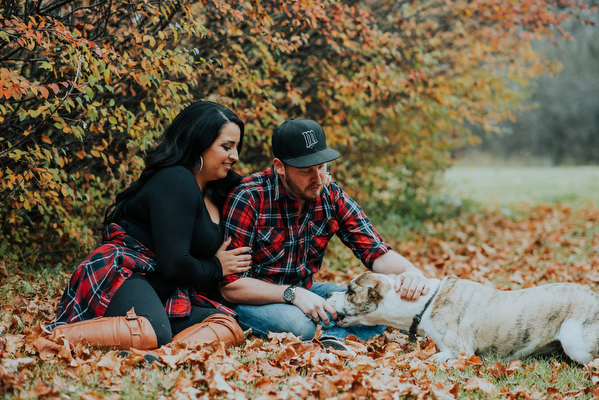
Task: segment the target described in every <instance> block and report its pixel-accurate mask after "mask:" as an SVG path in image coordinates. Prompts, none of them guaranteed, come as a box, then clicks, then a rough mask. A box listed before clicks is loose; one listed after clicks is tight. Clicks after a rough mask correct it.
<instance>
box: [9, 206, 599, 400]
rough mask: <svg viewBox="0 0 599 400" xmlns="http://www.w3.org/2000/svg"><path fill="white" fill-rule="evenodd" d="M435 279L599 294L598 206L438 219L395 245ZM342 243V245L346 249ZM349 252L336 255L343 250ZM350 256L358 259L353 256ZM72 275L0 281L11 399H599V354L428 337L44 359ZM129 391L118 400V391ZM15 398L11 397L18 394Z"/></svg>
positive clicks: (330, 263)
mask: <svg viewBox="0 0 599 400" xmlns="http://www.w3.org/2000/svg"><path fill="white" fill-rule="evenodd" d="M393 244H394V245H395V246H396V247H397V248H398V249H400V251H401V252H402V253H404V254H405V255H406V256H407V257H408V258H409V259H410V260H411V261H413V262H414V263H415V265H417V266H418V267H419V268H421V269H423V270H424V271H426V274H427V275H428V276H433V277H435V276H436V277H443V276H445V275H456V276H458V277H460V278H467V279H472V280H475V281H477V282H481V283H483V284H486V285H490V286H492V287H496V288H500V289H504V290H511V289H521V288H525V287H529V286H536V285H543V284H547V283H550V282H554V281H560V282H574V283H579V284H582V285H585V286H587V287H589V288H591V289H592V290H595V288H596V286H597V282H599V274H598V273H597V271H598V270H599V254H598V253H597V251H596V249H597V248H599V209H597V208H594V207H585V208H582V209H580V210H572V209H569V208H567V207H564V206H555V207H551V206H537V207H533V208H518V209H513V215H512V216H510V217H506V216H505V215H504V214H503V213H502V212H500V211H485V212H478V213H474V214H466V215H462V216H460V217H457V218H452V219H449V220H447V221H445V222H442V223H441V222H439V223H432V222H431V223H427V224H426V226H425V227H424V228H423V229H422V231H420V232H418V234H417V235H414V237H413V238H411V239H404V240H402V241H401V242H400V241H398V242H394V243H393ZM339 246H340V247H341V246H342V245H341V244H339ZM337 250H338V249H334V251H335V253H336V254H338V252H337ZM348 257H351V254H350V255H349V256H348ZM326 260H327V266H326V268H325V270H324V271H322V273H321V274H319V277H320V278H321V279H325V280H327V281H334V282H339V283H347V282H348V280H349V279H350V278H352V277H354V276H356V274H358V273H360V272H362V271H363V270H364V269H363V267H359V266H357V265H353V266H352V265H350V266H349V267H348V264H347V262H346V261H345V260H343V259H337V260H335V257H334V256H333V255H332V254H330V255H329V256H328V257H327V258H326ZM66 279H68V274H66V273H63V274H59V275H58V276H56V277H53V279H51V280H48V279H40V275H39V274H25V273H22V272H16V273H15V274H12V275H11V276H9V277H8V278H5V279H4V281H2V284H0V294H1V296H0V335H2V336H1V337H0V396H4V397H6V398H63V397H72V396H75V394H76V395H78V396H80V397H81V398H85V399H101V398H107V397H112V396H113V395H114V396H116V397H119V398H177V399H198V398H199V399H231V398H251V399H300V398H301V399H331V398H336V399H358V398H360V399H394V398H410V399H411V398H414V399H418V398H435V399H447V400H450V399H458V398H460V399H461V398H501V399H522V400H532V399H545V398H551V399H572V398H582V399H594V398H597V396H599V389H598V387H597V384H598V383H599V359H597V360H594V361H591V362H590V363H588V364H587V365H578V364H572V363H569V362H568V360H567V359H564V358H561V357H559V355H556V358H549V359H543V358H539V357H531V358H527V359H522V360H513V361H508V360H502V359H493V358H488V359H485V360H481V359H480V358H478V357H476V356H471V357H462V358H459V359H457V360H451V361H448V362H446V363H443V364H440V365H437V364H434V363H433V362H431V361H430V360H428V358H429V357H430V356H431V355H432V354H434V353H435V352H436V351H437V350H436V347H435V344H434V343H433V342H432V341H430V340H428V339H426V338H423V339H422V340H419V341H418V343H414V342H409V341H407V336H406V335H404V334H402V333H401V332H399V331H397V330H388V331H386V332H385V333H384V334H383V335H377V336H376V337H374V338H372V339H371V340H369V341H367V342H365V341H360V340H358V339H355V338H351V337H350V338H348V339H346V340H345V343H346V344H347V345H348V346H350V347H351V348H352V349H353V350H354V351H355V352H356V357H349V356H348V354H347V353H345V352H342V351H338V350H332V349H330V348H328V349H325V348H323V346H322V345H321V344H320V343H319V342H317V341H309V342H302V341H300V340H299V339H298V338H297V337H294V336H293V335H290V334H272V335H271V336H270V337H269V338H257V337H251V336H250V337H248V338H247V339H246V340H245V341H244V342H243V343H242V344H241V345H240V346H237V347H232V348H229V349H225V348H223V347H222V344H221V343H218V342H215V343H212V344H205V345H202V346H198V347H197V348H184V347H178V346H177V345H173V344H171V345H168V346H165V347H162V348H161V349H160V350H159V351H158V352H157V354H158V356H159V360H158V361H156V362H154V363H153V364H151V365H150V364H148V363H147V362H146V361H145V360H144V359H143V354H141V353H140V352H138V351H131V352H130V353H129V354H128V355H126V356H125V355H122V354H120V353H119V352H118V351H115V350H113V351H106V350H103V351H102V350H99V349H95V348H92V347H90V346H87V345H83V344H77V345H73V344H69V343H67V342H64V341H61V340H62V339H57V340H58V341H59V344H60V345H61V349H62V350H61V352H60V353H59V354H58V355H56V356H51V357H50V358H48V359H42V358H41V357H40V356H39V355H38V354H37V353H36V352H35V351H34V350H33V348H32V346H31V342H32V340H34V339H35V338H36V337H38V336H39V335H40V334H41V331H40V327H39V325H38V324H39V323H43V324H46V323H48V322H49V321H51V320H52V319H53V318H54V312H55V307H56V304H57V302H58V300H59V298H60V295H61V292H62V289H63V287H64V282H65V280H66ZM117 393H118V396H117V395H116V394H117ZM11 396H12V397H11Z"/></svg>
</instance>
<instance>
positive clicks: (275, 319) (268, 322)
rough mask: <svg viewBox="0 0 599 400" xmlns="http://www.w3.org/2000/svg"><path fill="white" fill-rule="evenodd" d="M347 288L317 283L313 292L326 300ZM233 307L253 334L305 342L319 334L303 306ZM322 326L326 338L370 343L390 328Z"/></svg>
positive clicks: (244, 328)
mask: <svg viewBox="0 0 599 400" xmlns="http://www.w3.org/2000/svg"><path fill="white" fill-rule="evenodd" d="M346 289H347V288H346V287H345V286H339V285H336V284H334V283H330V282H314V284H313V285H312V287H311V288H310V291H311V292H312V293H316V294H317V295H319V296H320V297H326V294H327V293H329V292H343V291H345V290H346ZM233 308H234V309H235V312H237V314H238V315H239V325H240V326H241V327H242V328H243V330H247V329H248V328H252V332H253V333H254V334H257V335H262V336H267V335H268V332H274V333H280V332H291V333H293V334H294V335H295V336H297V337H301V338H302V340H312V338H313V337H314V333H316V324H315V323H314V322H312V320H311V319H310V318H308V317H307V316H306V314H304V312H303V311H302V310H300V308H299V307H297V306H294V305H291V304H285V303H274V304H265V305H261V306H254V305H248V304H238V305H236V306H234V307H233ZM319 324H320V325H321V326H322V334H323V336H332V337H335V338H337V339H343V338H344V337H346V336H348V335H356V337H357V338H359V339H361V340H368V339H370V338H371V337H373V336H376V335H378V334H380V333H382V332H383V331H384V330H385V329H386V326H383V325H376V326H366V325H359V326H350V327H347V328H341V327H339V326H336V325H335V323H334V322H332V321H331V323H330V324H329V326H326V325H324V324H323V323H322V322H319Z"/></svg>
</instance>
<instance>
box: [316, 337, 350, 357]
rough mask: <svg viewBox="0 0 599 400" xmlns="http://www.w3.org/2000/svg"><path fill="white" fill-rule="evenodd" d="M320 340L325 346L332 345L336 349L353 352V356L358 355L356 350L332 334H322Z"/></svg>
mask: <svg viewBox="0 0 599 400" xmlns="http://www.w3.org/2000/svg"><path fill="white" fill-rule="evenodd" d="M319 342H320V343H322V345H323V346H324V347H330V348H332V349H335V350H341V351H346V352H348V353H349V354H351V356H352V357H354V356H355V355H356V352H355V351H353V350H352V349H351V348H350V347H349V346H348V345H346V344H345V343H343V342H342V341H341V340H339V339H337V338H335V337H332V336H322V337H321V338H320V339H319Z"/></svg>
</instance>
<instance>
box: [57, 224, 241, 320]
mask: <svg viewBox="0 0 599 400" xmlns="http://www.w3.org/2000/svg"><path fill="white" fill-rule="evenodd" d="M155 257H156V256H155V255H154V254H153V253H152V252H151V251H150V250H148V249H147V248H146V247H145V246H144V245H142V244H141V243H140V242H138V241H137V240H136V239H134V238H132V237H131V236H129V235H127V233H126V232H125V230H124V229H123V228H121V227H120V226H119V225H117V224H110V225H109V226H107V227H106V229H105V231H104V235H103V236H102V243H101V244H100V245H98V247H96V248H95V249H94V250H93V251H92V252H91V253H90V254H89V255H88V256H87V258H86V259H85V260H83V262H82V263H81V264H80V265H79V267H77V269H76V270H75V272H74V273H73V275H72V276H71V279H70V280H69V283H68V284H67V287H66V289H65V291H64V293H63V295H62V298H61V300H60V303H59V305H58V309H57V312H56V315H57V317H56V321H54V322H53V323H52V324H51V325H50V326H48V327H47V328H48V329H53V328H54V327H56V326H57V325H61V324H68V323H72V322H78V321H84V320H88V319H92V318H96V317H103V316H104V313H105V312H106V307H108V304H109V303H110V300H111V299H112V296H113V295H114V293H115V292H116V291H117V290H118V288H119V287H120V286H121V285H122V283H123V282H124V281H125V280H126V279H127V278H129V277H130V276H131V274H132V273H133V272H136V273H139V274H142V275H143V274H150V273H152V272H156V271H157V266H156V261H155ZM191 305H197V306H202V307H208V306H209V307H215V308H218V309H220V310H222V311H224V312H226V313H228V314H229V315H234V312H233V310H231V309H229V308H228V307H226V306H223V305H222V304H220V303H217V302H215V301H213V300H210V299H208V298H206V297H205V296H203V295H201V294H199V293H197V292H196V291H195V290H194V289H192V288H177V290H176V291H175V292H174V293H173V295H172V296H171V297H170V298H169V299H168V300H167V302H166V304H165V310H166V313H167V315H168V316H169V318H173V317H186V316H189V315H190V312H191Z"/></svg>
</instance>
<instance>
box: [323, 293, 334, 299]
mask: <svg viewBox="0 0 599 400" xmlns="http://www.w3.org/2000/svg"><path fill="white" fill-rule="evenodd" d="M332 295H333V292H328V293H327V294H325V295H324V297H325V299H328V298H329V297H331V296H332Z"/></svg>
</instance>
